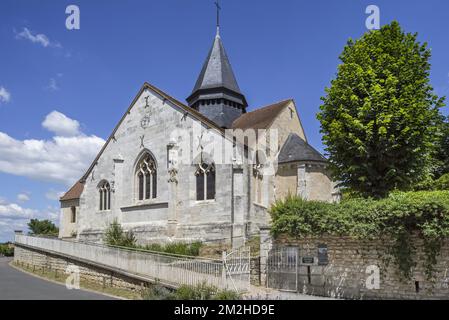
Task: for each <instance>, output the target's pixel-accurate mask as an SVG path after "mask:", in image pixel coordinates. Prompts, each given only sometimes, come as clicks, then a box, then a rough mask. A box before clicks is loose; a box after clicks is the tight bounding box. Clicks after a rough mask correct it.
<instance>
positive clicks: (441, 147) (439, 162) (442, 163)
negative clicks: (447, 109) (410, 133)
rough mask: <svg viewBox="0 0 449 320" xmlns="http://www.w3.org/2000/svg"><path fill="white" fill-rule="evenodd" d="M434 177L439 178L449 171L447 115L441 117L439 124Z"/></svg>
mask: <svg viewBox="0 0 449 320" xmlns="http://www.w3.org/2000/svg"><path fill="white" fill-rule="evenodd" d="M434 159H435V170H434V178H435V179H439V178H440V177H442V176H443V175H445V174H448V173H449V117H447V118H444V117H441V122H440V124H439V140H438V143H437V150H436V153H435V156H434Z"/></svg>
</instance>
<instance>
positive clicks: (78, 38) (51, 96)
mask: <svg viewBox="0 0 449 320" xmlns="http://www.w3.org/2000/svg"><path fill="white" fill-rule="evenodd" d="M69 4H75V5H78V6H79V8H80V10H81V29H80V30H71V31H69V30H67V29H66V27H65V20H66V17H67V15H66V14H65V9H66V7H67V6H68V5H69ZM370 4H375V5H377V6H379V8H380V12H381V24H386V23H389V22H390V21H391V20H393V19H396V20H398V21H399V22H400V24H401V25H402V27H403V28H404V29H405V30H406V31H408V32H418V33H419V39H420V40H421V41H427V42H428V43H429V46H430V47H431V48H432V52H433V57H432V73H431V80H432V84H433V85H434V87H435V90H436V92H437V93H438V94H439V95H448V94H449V59H448V57H449V41H448V38H447V34H448V33H449V30H448V29H449V25H448V24H447V20H448V18H449V17H448V16H449V1H447V0H427V1H417V0H395V1H387V0H385V1H379V0H377V1H362V0H340V1H331V0H327V1H324V0H314V1H298V0H282V1H274V0H259V1H255V0H254V1H253V0H247V1H241V0H223V1H222V8H223V11H222V17H221V21H222V27H221V35H222V39H223V41H224V44H225V47H226V49H227V52H228V55H229V57H230V60H231V63H232V65H233V68H234V72H235V73H236V76H237V80H238V82H239V85H240V87H241V89H242V91H243V92H244V93H245V95H246V97H247V100H248V102H249V105H250V110H251V109H254V108H258V107H260V106H263V105H267V104H270V103H273V102H276V101H279V100H282V99H286V98H294V99H295V100H296V103H297V106H298V111H299V113H300V116H301V118H302V122H303V125H304V127H305V130H306V134H307V137H308V139H309V142H310V143H311V144H312V145H314V146H315V147H317V148H318V149H319V150H323V146H322V144H321V136H320V133H319V123H318V121H317V120H316V113H317V111H318V108H319V105H320V97H321V96H322V95H323V94H324V88H325V87H326V86H327V85H329V83H330V80H331V79H332V77H333V76H334V75H335V72H336V68H337V65H338V63H339V62H338V55H339V54H340V53H341V51H342V49H343V46H344V45H345V43H346V41H347V39H348V38H350V37H352V38H358V37H360V36H361V35H362V34H363V33H364V32H366V27H365V20H366V18H367V15H366V14H365V9H366V7H367V6H368V5H370ZM214 34H215V7H214V5H213V0H164V1H162V0H126V1H125V0H120V1H119V0H108V1H106V0H94V1H92V0H72V1H63V0H46V1H31V0H28V1H24V0H2V1H1V2H0V242H1V241H5V240H11V239H12V230H14V229H18V228H23V226H24V225H25V223H26V222H27V221H28V220H29V218H30V217H37V218H46V217H48V218H51V219H53V220H55V221H56V220H57V217H58V211H59V210H58V205H59V203H58V201H57V198H58V195H59V194H60V192H62V191H65V190H67V188H68V187H69V186H70V184H71V183H73V182H74V180H76V179H77V178H78V177H79V176H81V174H82V173H83V171H84V169H85V167H87V165H88V164H89V162H90V160H91V158H92V157H94V156H95V153H96V151H97V149H98V148H99V147H100V146H101V144H102V142H103V139H106V138H107V137H108V135H109V134H110V132H111V131H112V129H113V128H114V126H115V125H116V123H117V122H118V120H119V119H120V117H121V116H122V114H123V113H124V111H125V110H126V108H127V107H128V106H129V104H130V102H131V101H132V99H133V98H134V96H135V94H136V93H137V91H138V90H139V88H140V86H141V85H142V84H143V82H145V81H148V82H150V83H151V84H153V85H155V86H157V87H159V88H160V89H162V90H164V91H165V92H167V93H168V94H170V95H172V96H174V97H176V98H178V99H179V100H184V99H185V98H186V97H187V96H188V95H189V94H190V92H191V90H192V88H193V85H194V83H195V80H196V77H197V76H198V73H199V71H200V68H201V66H202V63H203V61H204V59H205V57H206V55H207V52H208V50H209V48H210V46H211V44H212V40H213V37H214ZM444 113H445V114H447V113H448V111H447V108H446V109H445V110H444Z"/></svg>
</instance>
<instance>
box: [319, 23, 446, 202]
mask: <svg viewBox="0 0 449 320" xmlns="http://www.w3.org/2000/svg"><path fill="white" fill-rule="evenodd" d="M430 57H431V53H430V49H428V48H427V44H426V43H424V44H421V43H419V42H418V41H417V34H409V33H408V34H406V33H404V32H403V31H402V29H401V27H400V25H399V23H397V22H392V23H391V24H390V25H386V26H384V27H382V28H381V29H380V30H376V31H370V32H368V33H366V34H365V35H363V37H362V38H361V39H359V40H357V41H353V40H349V41H348V43H347V45H346V47H345V48H344V50H343V53H342V54H341V56H340V60H341V61H342V64H341V65H340V66H339V67H338V72H337V76H336V79H334V80H333V81H332V82H331V87H330V88H326V96H325V97H323V98H322V101H323V104H322V106H321V107H320V109H321V111H320V113H319V114H318V119H319V120H320V122H321V132H322V133H323V142H324V143H325V145H326V151H327V153H328V154H329V160H330V166H331V169H332V172H333V174H334V178H335V179H336V180H338V181H340V182H341V185H342V186H345V187H349V188H351V189H352V190H354V191H356V192H359V193H360V194H361V195H363V196H373V197H377V198H381V197H385V196H386V195H387V194H388V192H390V191H392V190H394V189H408V188H409V187H410V186H411V185H413V184H414V183H416V182H418V181H420V180H422V179H423V178H424V177H426V176H428V175H430V174H431V170H432V169H431V157H432V154H433V153H434V151H435V150H434V149H435V144H436V140H437V136H438V135H437V131H438V128H437V123H438V121H439V119H440V112H439V108H440V107H442V106H443V102H444V99H442V98H439V97H437V96H436V95H434V94H433V88H432V87H431V85H430V83H429V73H430V63H429V60H430Z"/></svg>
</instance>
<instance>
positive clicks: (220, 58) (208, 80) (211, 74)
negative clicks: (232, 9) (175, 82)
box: [192, 28, 241, 94]
mask: <svg viewBox="0 0 449 320" xmlns="http://www.w3.org/2000/svg"><path fill="white" fill-rule="evenodd" d="M211 88H226V89H229V90H232V91H234V92H235V93H238V94H241V92H240V88H239V86H238V84H237V80H236V79H235V75H234V72H233V71H232V67H231V64H230V62H229V59H228V56H227V54H226V51H225V48H224V46H223V42H222V41H221V37H220V34H219V32H218V28H217V35H216V36H215V39H214V43H213V45H212V48H211V50H210V51H209V55H208V56H207V59H206V61H205V63H204V65H203V68H202V70H201V73H200V75H199V77H198V80H197V81H196V84H195V87H194V88H193V91H192V93H195V92H197V91H198V90H203V89H211Z"/></svg>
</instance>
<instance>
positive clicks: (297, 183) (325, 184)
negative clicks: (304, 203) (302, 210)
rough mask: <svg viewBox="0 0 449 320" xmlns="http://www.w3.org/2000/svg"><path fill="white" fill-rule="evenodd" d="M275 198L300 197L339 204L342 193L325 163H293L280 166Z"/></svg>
mask: <svg viewBox="0 0 449 320" xmlns="http://www.w3.org/2000/svg"><path fill="white" fill-rule="evenodd" d="M275 179H276V182H275V186H276V188H275V190H276V193H275V197H276V199H283V198H285V197H286V196H288V195H289V194H290V195H298V196H300V197H301V198H303V199H306V200H314V201H324V202H338V201H340V192H339V190H338V188H337V187H336V185H335V182H333V181H332V179H331V177H330V175H329V172H328V171H327V169H326V165H325V164H324V163H314V162H291V163H286V164H280V165H279V169H278V172H277V175H276V178H275Z"/></svg>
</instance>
